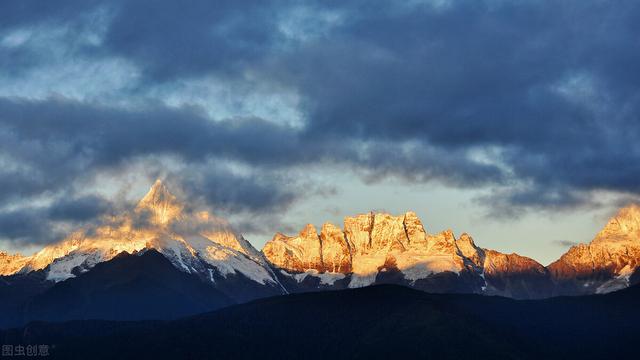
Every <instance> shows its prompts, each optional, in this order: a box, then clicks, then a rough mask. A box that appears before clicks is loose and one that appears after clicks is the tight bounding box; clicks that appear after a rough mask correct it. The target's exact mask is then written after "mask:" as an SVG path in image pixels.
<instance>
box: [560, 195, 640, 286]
mask: <svg viewBox="0 0 640 360" xmlns="http://www.w3.org/2000/svg"><path fill="white" fill-rule="evenodd" d="M548 268H549V270H550V271H551V273H552V275H553V277H554V280H555V282H556V283H557V286H556V287H557V291H556V293H557V294H558V295H574V294H589V293H594V292H595V293H607V292H611V291H615V290H619V289H622V288H625V287H628V286H629V285H632V283H634V281H635V280H634V279H635V278H637V277H638V276H639V275H635V276H634V274H640V271H638V268H640V206H638V205H637V204H631V205H628V206H626V207H624V208H622V209H620V210H619V211H618V213H617V214H616V215H615V216H613V217H612V218H611V219H610V220H609V221H608V222H607V224H606V225H605V226H604V228H603V229H602V230H601V231H600V232H599V233H598V234H597V235H596V237H595V238H594V239H593V240H592V241H591V242H590V243H589V244H578V245H576V246H573V247H571V248H570V249H569V251H567V252H566V253H565V254H564V255H562V256H561V257H560V259H558V260H557V261H555V262H553V263H552V264H550V265H549V266H548Z"/></svg>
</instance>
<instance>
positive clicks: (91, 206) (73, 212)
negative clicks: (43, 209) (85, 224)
mask: <svg viewBox="0 0 640 360" xmlns="http://www.w3.org/2000/svg"><path fill="white" fill-rule="evenodd" d="M111 210H112V205H111V204H110V203H109V201H107V200H106V199H104V198H101V197H99V196H95V195H87V196H82V197H79V198H75V199H73V198H72V199H68V198H64V199H60V200H59V201H57V202H55V203H53V204H52V205H51V206H50V207H49V209H48V212H49V218H50V219H52V220H63V221H87V220H93V219H95V218H97V217H99V216H100V215H104V214H106V213H108V212H110V211H111Z"/></svg>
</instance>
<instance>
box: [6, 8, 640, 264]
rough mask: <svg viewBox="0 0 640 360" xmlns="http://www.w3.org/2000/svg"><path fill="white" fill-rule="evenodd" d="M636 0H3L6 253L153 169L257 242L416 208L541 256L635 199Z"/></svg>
mask: <svg viewBox="0 0 640 360" xmlns="http://www.w3.org/2000/svg"><path fill="white" fill-rule="evenodd" d="M638 15H640V4H638V3H637V2H634V1H619V2H616V3H615V5H612V4H610V3H609V2H605V1H595V0H581V1H563V2H553V1H526V0H524V1H498V0H494V1H489V0H487V1H447V0H437V1H436V0H433V1H407V2H393V1H389V2H385V1H380V2H376V3H375V4H373V3H371V2H368V1H339V2H338V1H336V2H332V1H329V2H322V3H301V2H293V1H273V2H264V1H228V2H227V1H216V2H212V1H191V2H188V3H187V4H178V3H175V2H168V1H99V0H96V1H79V0H77V1H73V0H62V1H57V2H46V3H43V2H39V1H28V0H21V1H5V2H2V4H0V65H1V68H2V71H0V141H1V143H2V144H3V145H2V152H0V162H1V163H2V165H3V166H2V167H1V168H0V204H2V205H1V206H0V245H1V246H0V247H2V248H5V249H9V250H21V251H25V252H28V251H31V250H33V249H36V248H37V247H39V246H42V245H43V244H46V243H49V242H52V241H56V240H57V239H59V238H60V237H62V236H64V234H66V233H67V232H68V231H69V230H70V229H73V228H75V227H78V226H82V225H84V224H87V223H91V222H94V221H97V219H99V218H100V216H102V215H104V214H108V213H112V212H117V211H120V210H121V209H123V208H126V207H127V206H131V204H132V202H134V201H135V199H136V198H138V197H140V196H141V195H143V194H144V192H145V190H146V189H147V188H148V186H149V185H150V184H151V183H152V182H153V180H154V179H155V178H158V177H160V178H163V179H166V181H167V182H168V183H169V184H170V186H171V188H172V189H173V190H174V191H176V192H179V193H180V195H181V196H182V197H184V198H185V199H187V201H188V202H189V203H190V204H193V206H197V207H208V208H212V209H214V211H215V212H217V213H219V214H220V215H223V216H226V217H228V218H230V219H231V221H232V222H233V223H234V224H235V225H236V227H238V228H239V229H240V230H241V231H242V232H243V233H245V234H246V236H247V238H249V239H250V240H251V241H252V242H253V243H254V245H256V246H257V247H258V248H260V247H261V246H262V244H263V243H264V241H265V240H267V239H269V238H270V237H271V236H272V235H273V233H275V232H276V231H284V232H296V231H297V230H298V229H300V228H302V226H303V225H304V224H305V223H307V222H311V223H314V224H317V225H319V224H321V223H322V222H324V221H326V220H330V221H333V222H337V223H341V219H342V217H344V216H347V215H351V214H354V213H357V212H365V211H369V210H373V209H376V210H386V211H390V212H393V213H402V212H404V211H406V210H409V209H412V210H415V211H416V212H418V214H419V215H421V216H422V218H423V221H424V222H425V224H426V225H427V227H428V229H429V230H430V231H432V232H436V231H440V230H443V229H445V228H452V229H453V230H454V231H455V232H456V233H458V234H459V233H461V232H464V231H466V232H469V233H471V235H473V236H474V238H475V239H476V242H477V243H478V244H480V245H481V246H484V247H489V248H496V249H498V250H501V251H507V252H511V251H517V252H519V253H522V254H524V255H528V256H531V257H534V258H536V259H538V260H540V261H541V262H543V263H548V262H549V261H551V260H553V259H555V258H557V256H559V255H560V254H561V253H562V252H563V251H564V250H566V248H567V247H568V246H569V245H570V244H571V243H574V242H584V241H588V240H590V239H591V238H592V237H593V235H595V232H596V231H597V230H598V229H599V228H600V227H601V226H602V225H603V224H604V222H605V221H606V219H607V217H608V216H610V215H611V214H612V213H613V212H614V211H615V209H617V208H618V207H620V206H622V205H624V204H625V203H628V202H631V201H636V200H637V198H638V194H639V193H640V182H638V180H637V179H638V178H639V177H640V167H639V166H638V165H637V164H638V160H640V147H638V146H637V143H638V140H639V139H638V138H639V137H640V121H639V119H638V114H640V112H639V111H638V110H640V109H639V107H640V102H639V101H640V90H639V89H638V87H637V84H638V83H640V70H639V68H638V65H637V64H639V63H640V37H639V35H638V34H640V31H639V30H640V24H639V23H638V22H637V21H636V20H637V18H638Z"/></svg>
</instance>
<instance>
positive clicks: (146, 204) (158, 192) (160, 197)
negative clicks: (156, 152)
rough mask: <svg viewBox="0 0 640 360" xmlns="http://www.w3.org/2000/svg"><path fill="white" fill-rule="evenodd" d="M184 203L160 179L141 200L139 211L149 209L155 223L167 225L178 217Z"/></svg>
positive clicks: (137, 208)
mask: <svg viewBox="0 0 640 360" xmlns="http://www.w3.org/2000/svg"><path fill="white" fill-rule="evenodd" d="M182 208H183V205H182V204H180V203H179V202H178V200H177V199H176V197H175V196H174V195H173V194H171V192H169V189H167V187H166V186H165V185H164V183H163V182H162V181H161V180H160V179H158V180H156V181H155V183H154V184H153V185H152V186H151V189H149V192H148V193H147V194H146V195H145V196H144V197H143V198H142V200H140V202H139V203H138V206H137V207H136V210H137V211H141V210H148V211H150V212H151V213H152V215H153V218H152V219H151V220H152V221H153V223H155V224H158V225H166V224H167V223H169V222H170V221H171V220H173V219H175V218H177V217H178V216H179V215H180V213H181V212H182Z"/></svg>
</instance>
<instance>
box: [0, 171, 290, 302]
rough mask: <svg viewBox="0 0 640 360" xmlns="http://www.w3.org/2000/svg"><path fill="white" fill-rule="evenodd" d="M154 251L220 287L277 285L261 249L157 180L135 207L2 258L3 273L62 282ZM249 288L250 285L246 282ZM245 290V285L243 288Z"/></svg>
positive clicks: (175, 264) (264, 286) (273, 286)
mask: <svg viewBox="0 0 640 360" xmlns="http://www.w3.org/2000/svg"><path fill="white" fill-rule="evenodd" d="M146 249H155V250H157V251H158V252H160V253H161V254H162V255H164V256H165V257H166V258H168V259H169V260H170V261H171V262H172V264H173V265H174V266H176V267H177V268H178V269H180V270H182V271H184V272H187V273H191V274H195V275H197V276H199V277H201V278H202V279H203V280H205V281H210V282H211V283H215V284H216V286H218V287H219V286H223V283H224V282H229V281H231V280H234V281H236V280H238V281H239V280H242V281H246V282H249V283H254V284H255V287H256V288H260V289H262V288H273V289H277V291H275V292H274V293H273V294H275V293H279V292H282V289H281V286H280V284H279V282H278V280H277V278H276V277H275V275H274V274H273V272H272V270H271V268H270V267H269V266H268V264H267V262H266V261H265V259H264V257H263V256H262V254H261V253H260V252H258V251H257V250H256V249H255V248H253V247H252V246H251V244H249V242H248V241H246V240H245V239H244V238H243V237H242V236H241V235H239V234H238V233H236V232H235V231H234V230H233V229H232V228H231V226H230V225H229V224H228V223H227V222H226V221H225V220H224V219H221V218H218V217H216V216H214V215H213V214H211V213H208V212H206V211H200V212H195V211H187V210H185V206H184V205H183V204H182V203H180V202H179V201H178V200H177V199H176V197H175V196H174V195H172V194H171V193H170V192H169V190H168V189H167V188H166V186H165V185H164V184H163V183H162V182H161V181H156V182H155V184H153V186H152V187H151V189H150V190H149V192H148V193H147V194H146V195H145V196H144V197H143V198H142V200H140V202H139V203H138V204H137V206H136V207H135V208H134V209H133V210H132V211H129V212H125V213H123V214H120V215H118V216H110V217H105V218H103V219H102V220H101V222H100V224H98V225H96V226H91V227H87V228H82V229H79V230H77V231H75V232H74V233H72V234H71V235H70V236H68V237H67V238H66V239H63V240H62V241H61V242H59V243H56V244H52V245H49V246H47V247H45V248H44V249H42V250H41V251H39V252H37V253H36V254H34V255H32V256H30V257H26V258H22V259H13V260H11V261H6V263H7V264H9V263H10V264H12V265H11V266H9V265H4V266H3V267H2V271H3V274H4V275H9V274H13V273H27V272H30V271H33V270H41V269H44V270H45V271H46V273H47V279H48V280H51V281H56V282H58V281H63V280H66V279H68V278H71V277H74V276H76V275H77V274H79V273H82V272H86V271H89V270H90V269H91V268H92V267H93V266H95V265H96V264H97V263H100V262H103V261H107V260H110V259H112V258H113V257H115V256H116V255H117V254H119V253H121V252H128V253H136V252H143V251H145V250H146ZM1 260H2V257H0V261H1ZM249 286H253V285H249ZM244 288H246V286H244Z"/></svg>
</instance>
